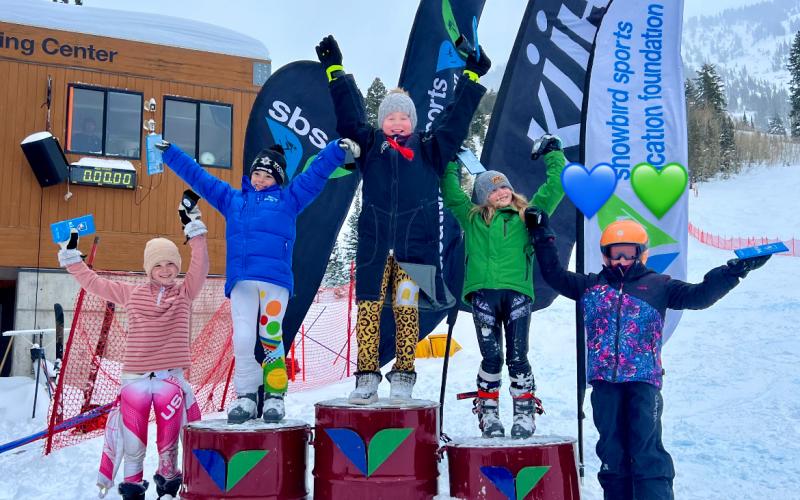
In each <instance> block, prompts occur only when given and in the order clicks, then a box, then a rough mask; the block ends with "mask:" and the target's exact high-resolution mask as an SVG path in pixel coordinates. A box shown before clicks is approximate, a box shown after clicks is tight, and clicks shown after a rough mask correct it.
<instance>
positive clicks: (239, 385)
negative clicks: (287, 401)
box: [231, 280, 289, 394]
mask: <svg viewBox="0 0 800 500" xmlns="http://www.w3.org/2000/svg"><path fill="white" fill-rule="evenodd" d="M288 302H289V290H287V289H286V288H283V287H281V286H278V285H273V284H272V283H266V282H263V281H252V280H244V281H239V282H238V283H236V285H235V286H234V287H233V290H232V291H231V316H232V319H233V355H234V358H235V360H236V365H235V368H234V372H233V385H234V387H236V393H237V394H247V393H255V392H256V391H257V390H258V386H260V385H261V384H264V391H265V392H267V393H271V394H284V393H285V392H286V387H287V385H288V376H287V373H286V361H285V358H284V354H285V352H284V347H283V327H282V324H283V316H284V315H285V314H286V305H287V303H288ZM256 338H258V340H259V341H260V343H261V346H262V347H263V348H264V353H265V354H266V357H265V359H264V363H263V368H262V365H260V364H259V363H258V361H256V359H255V357H254V353H253V350H254V348H255V342H256Z"/></svg>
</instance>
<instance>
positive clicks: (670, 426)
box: [0, 165, 800, 500]
mask: <svg viewBox="0 0 800 500" xmlns="http://www.w3.org/2000/svg"><path fill="white" fill-rule="evenodd" d="M799 191H800V165H797V166H793V167H773V168H759V169H753V170H750V171H748V172H745V173H743V174H741V175H739V176H737V177H735V178H732V179H729V180H725V181H715V182H711V183H706V184H703V185H701V187H700V197H699V198H695V197H693V196H692V197H691V199H690V200H691V201H690V220H692V222H693V223H695V224H696V225H698V226H699V227H701V228H703V229H705V230H707V231H712V232H716V233H719V234H728V235H741V236H746V235H762V234H769V235H779V236H781V237H783V238H791V237H792V236H795V237H799V236H800V230H798V219H797V214H796V213H795V211H796V210H797V207H798V205H797V202H796V195H797V193H798V192H799ZM689 252H690V253H689V279H690V280H692V281H699V280H700V279H702V276H703V274H704V273H705V272H706V271H708V270H709V269H711V268H712V267H714V266H717V265H720V264H722V263H724V262H725V261H726V260H728V259H729V258H731V257H733V254H732V253H731V252H727V251H722V250H716V249H713V248H711V247H707V246H703V245H701V244H699V243H698V242H696V241H695V240H692V239H690V243H689ZM798 285H800V259H798V258H791V257H774V258H773V259H772V260H771V261H770V262H769V263H767V265H766V266H765V267H764V268H763V269H761V270H758V271H754V272H753V273H751V274H750V276H749V277H748V278H747V279H745V280H744V281H743V282H742V284H741V285H739V286H738V287H737V288H736V289H735V290H734V291H733V292H731V294H729V295H728V296H727V297H725V298H723V299H722V300H721V301H720V302H719V303H717V304H716V305H715V306H714V307H713V308H711V309H709V310H706V311H687V312H685V313H684V314H683V319H682V320H681V323H680V325H679V327H678V329H677V331H676V332H675V334H674V335H673V336H672V338H671V339H670V341H669V343H668V344H667V345H666V346H665V348H664V352H663V358H664V366H665V369H666V376H665V378H664V381H665V383H664V391H663V392H664V400H665V412H664V419H663V421H664V441H665V446H666V448H667V450H668V451H669V452H670V453H671V454H672V456H673V459H674V461H675V468H676V471H677V477H676V479H675V492H676V498H680V499H704V500H711V499H726V500H727V499H731V498H736V499H758V500H764V499H792V498H794V499H800V488H799V487H798V483H800V397H798V393H800V373H798V370H797V368H796V366H797V365H798V359H800V336H798V335H797V334H796V328H795V323H796V322H797V321H798V319H800V293H799V292H798ZM437 331H443V329H439V330H437ZM531 331H532V338H531V344H532V347H531V353H530V358H531V361H532V362H533V365H534V372H535V375H536V381H537V385H538V391H537V395H538V396H539V397H541V398H542V400H543V402H544V405H545V409H546V411H547V413H546V415H544V416H542V417H540V418H539V419H538V421H537V424H538V429H537V434H540V435H559V436H576V435H577V430H576V409H575V408H576V403H575V350H574V305H573V303H572V302H571V301H568V300H563V299H558V300H556V302H555V303H554V304H553V305H552V306H551V307H550V308H548V309H547V310H545V311H540V312H537V313H535V315H534V318H533V324H532V329H531ZM455 338H456V340H457V341H458V342H459V343H460V344H461V345H462V346H463V348H464V349H463V350H462V351H461V352H459V353H458V354H456V356H455V357H453V358H452V361H451V364H450V374H449V377H448V381H449V383H448V397H447V400H446V404H445V421H444V427H445V432H446V433H447V434H449V435H450V436H451V437H456V436H457V437H463V438H468V437H474V436H476V435H477V433H478V431H477V424H476V422H475V417H474V416H473V415H472V413H471V403H470V402H469V401H460V402H457V401H456V400H455V398H454V394H455V393H457V392H463V391H468V390H473V384H474V378H475V370H476V366H477V364H478V362H479V360H480V355H479V354H478V349H477V344H476V341H475V333H474V329H473V326H472V321H471V318H470V316H469V315H466V314H462V315H460V316H459V319H458V323H457V326H456V330H455ZM441 363H442V360H441V359H421V360H419V361H418V363H417V369H418V371H419V382H418V385H417V387H416V389H415V395H417V396H418V397H422V398H427V399H434V400H436V399H438V394H439V383H440V374H441ZM351 386H352V382H351V381H347V382H342V383H339V384H336V385H332V386H328V387H325V388H321V389H318V390H314V391H309V392H304V393H298V394H292V395H291V396H290V397H289V398H288V401H287V406H288V415H289V416H290V417H291V418H299V419H303V420H305V421H307V422H309V423H311V422H313V416H314V403H315V402H317V401H319V400H325V399H331V398H335V397H341V396H345V395H346V394H347V393H348V392H349V391H350V389H351ZM504 386H505V387H507V386H508V385H507V381H506V383H505V384H504ZM387 392H388V386H386V385H385V382H384V385H383V386H382V387H381V395H386V393H387ZM0 394H2V398H0V443H3V442H6V441H11V440H12V439H15V438H18V437H21V436H24V435H27V434H30V433H32V432H35V431H38V430H40V429H42V428H44V416H45V414H46V411H47V409H46V402H47V394H46V393H45V392H44V391H42V392H40V394H39V402H40V405H39V408H38V409H37V417H36V419H35V420H34V421H32V420H31V419H30V411H31V405H32V400H33V383H32V382H31V381H30V379H26V378H10V379H9V378H4V379H0ZM510 407H511V401H510V397H509V396H508V393H507V391H505V390H504V391H503V395H502V399H501V408H502V409H503V410H502V411H503V414H502V417H503V419H504V421H505V422H506V426H507V427H510V420H511V417H510ZM584 408H585V411H586V414H587V415H588V416H590V415H591V407H590V404H589V398H588V395H587V398H586V403H585V405H584ZM584 429H585V450H586V451H585V463H586V478H585V480H584V485H583V493H584V496H583V498H585V499H589V500H592V499H600V498H602V492H601V489H600V487H599V485H598V483H597V480H596V474H597V470H598V466H599V463H598V460H597V458H596V456H595V454H594V443H595V442H596V441H597V431H596V430H595V428H594V426H593V425H592V422H591V417H589V418H587V420H586V421H585V423H584ZM154 430H155V429H154V426H151V438H150V440H151V443H152V442H154V437H155V436H154ZM101 446H102V443H101V441H100V440H99V439H95V440H93V441H88V442H84V443H82V444H81V445H78V446H75V447H72V448H68V449H64V450H61V451H59V452H57V453H55V454H54V455H52V456H49V457H43V456H42V455H41V451H40V448H39V447H38V446H37V445H28V446H26V447H23V448H20V450H22V451H19V452H17V453H14V452H9V453H6V454H3V455H0V470H2V474H0V499H11V498H14V499H17V498H25V499H34V498H35V499H38V498H47V499H51V498H61V499H84V498H94V497H95V493H96V489H95V486H94V481H95V477H96V472H97V465H98V461H99V457H100V449H101ZM151 446H152V445H151ZM310 454H311V459H312V460H313V450H311V451H310ZM155 467H156V454H155V452H154V451H153V448H152V447H151V448H150V449H149V450H148V455H147V459H146V462H145V472H146V475H148V476H151V475H152V474H153V471H154V469H155ZM440 474H441V476H440V481H439V486H440V487H439V491H440V495H439V496H438V497H437V498H439V499H447V498H450V497H449V495H448V492H449V485H448V481H447V462H446V461H445V462H443V463H442V464H441V465H440ZM308 483H309V487H313V477H312V476H311V468H310V467H309V473H308ZM108 498H118V496H117V495H116V492H113V491H112V492H110V493H109V496H108ZM147 498H155V492H154V490H153V488H152V487H151V489H150V491H148V496H147Z"/></svg>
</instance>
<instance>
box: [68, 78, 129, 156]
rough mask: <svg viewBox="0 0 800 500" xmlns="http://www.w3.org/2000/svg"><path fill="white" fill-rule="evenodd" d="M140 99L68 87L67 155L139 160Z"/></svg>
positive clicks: (121, 92)
mask: <svg viewBox="0 0 800 500" xmlns="http://www.w3.org/2000/svg"><path fill="white" fill-rule="evenodd" d="M142 106H143V95H142V94H141V93H137V92H127V91H120V90H111V89H103V88H96V87H82V86H78V85H70V87H69V109H68V110H67V151H68V152H70V153H80V154H93V155H100V156H115V157H119V158H130V159H136V160H138V159H139V158H140V157H141V151H142V133H141V130H142Z"/></svg>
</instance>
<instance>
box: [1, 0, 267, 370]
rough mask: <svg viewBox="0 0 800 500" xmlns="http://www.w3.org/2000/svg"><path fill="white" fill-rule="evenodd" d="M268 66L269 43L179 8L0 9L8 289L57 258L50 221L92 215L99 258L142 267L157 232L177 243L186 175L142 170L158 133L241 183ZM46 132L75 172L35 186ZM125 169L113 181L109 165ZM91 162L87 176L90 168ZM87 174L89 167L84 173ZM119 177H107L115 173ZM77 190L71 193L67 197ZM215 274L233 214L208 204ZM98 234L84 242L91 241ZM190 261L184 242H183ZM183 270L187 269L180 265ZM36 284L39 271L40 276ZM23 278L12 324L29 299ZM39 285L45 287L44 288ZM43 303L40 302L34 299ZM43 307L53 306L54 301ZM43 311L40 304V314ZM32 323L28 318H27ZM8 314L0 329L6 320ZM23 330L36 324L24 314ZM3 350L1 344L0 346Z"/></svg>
mask: <svg viewBox="0 0 800 500" xmlns="http://www.w3.org/2000/svg"><path fill="white" fill-rule="evenodd" d="M270 71H271V68H270V59H269V55H268V52H267V49H266V48H265V47H264V45H263V44H262V43H261V42H259V41H257V40H255V39H252V38H249V37H246V36H243V35H240V34H238V33H235V32H232V31H230V30H227V29H225V28H221V27H216V26H211V25H208V24H204V23H198V22H194V21H186V20H182V19H177V18H170V17H163V16H152V15H147V14H138V13H129V12H120V11H111V10H105V9H97V8H90V7H84V6H76V5H65V4H61V3H51V2H26V3H25V4H24V5H13V4H12V5H6V6H4V9H3V12H0V75H2V76H0V117H2V125H0V299H2V301H3V302H4V303H3V304H2V305H3V306H5V307H3V309H5V311H4V313H6V314H3V316H4V317H5V316H7V308H8V307H12V308H13V307H14V305H13V300H12V301H11V304H9V303H8V301H7V299H6V298H3V297H5V294H3V292H2V290H5V291H6V292H7V293H8V292H9V289H10V288H11V289H13V288H16V287H17V286H18V282H20V283H21V281H19V276H20V273H21V272H22V270H24V269H30V270H36V272H37V273H39V272H41V271H42V270H47V269H57V268H58V261H57V258H56V254H57V249H58V247H57V246H56V245H55V244H54V243H53V241H52V238H51V233H50V224H51V223H53V222H56V221H61V220H65V219H70V218H74V217H78V216H82V215H85V214H93V215H94V219H95V224H96V228H97V235H98V236H99V237H100V244H99V246H98V251H97V256H96V259H95V266H96V267H97V268H98V269H106V270H126V271H140V270H141V269H142V252H143V249H144V245H145V243H146V242H147V240H149V239H150V238H153V237H155V236H165V237H168V238H171V239H172V240H173V241H175V242H176V243H180V242H182V241H183V236H182V233H181V226H180V222H179V220H178V217H177V212H176V209H177V206H178V202H179V200H180V196H181V193H182V191H183V190H184V189H186V185H185V184H184V183H183V181H182V180H180V179H179V178H178V177H177V176H176V175H175V174H174V173H173V172H171V171H170V170H169V169H167V168H166V167H165V170H164V173H162V174H154V175H148V171H147V170H148V169H147V161H146V138H147V135H148V134H149V133H150V132H151V131H154V132H156V133H163V135H164V138H165V139H167V140H169V141H171V142H173V143H176V144H178V145H179V146H181V148H182V149H184V150H185V151H187V152H188V153H190V154H192V155H194V156H195V158H196V159H197V160H198V161H199V162H200V163H201V164H203V165H204V166H205V167H206V168H207V169H208V171H209V172H211V173H212V174H213V175H215V176H217V177H219V178H220V179H223V180H225V181H227V182H229V183H230V184H232V185H234V186H236V187H238V186H239V185H240V182H241V181H240V179H241V176H242V164H241V163H242V157H243V144H244V136H245V129H246V127H247V121H248V118H249V113H250V109H251V107H252V104H253V102H254V100H255V98H256V94H257V92H258V90H259V89H260V87H261V85H262V84H263V82H264V81H265V80H266V78H267V77H268V76H269V74H270ZM42 131H49V132H50V133H52V135H53V136H55V137H56V138H57V139H58V140H59V142H60V144H61V145H62V147H63V149H64V150H65V152H66V156H67V159H68V161H69V163H71V164H80V165H82V167H76V168H75V169H73V170H74V171H75V172H80V173H81V175H80V176H79V178H76V177H75V172H73V180H74V181H77V182H81V181H89V182H90V183H91V182H92V181H93V179H94V181H99V183H103V185H84V184H76V183H69V184H68V183H66V182H65V183H61V184H58V185H54V186H49V187H41V186H40V185H39V183H38V182H37V178H36V176H35V175H34V171H33V168H36V167H35V166H33V167H32V166H31V165H29V163H28V161H27V160H26V157H25V155H24V154H23V151H22V149H21V148H20V142H21V141H22V140H23V139H25V138H26V137H27V136H29V135H30V134H33V133H36V132H42ZM108 171H111V172H114V171H116V172H123V173H124V172H126V171H127V172H128V173H130V175H127V176H125V178H124V180H123V176H121V175H117V176H116V178H114V177H113V176H111V175H108V174H105V175H104V174H103V173H104V172H108ZM86 172H88V173H86ZM84 176H85V177H84ZM114 180H116V186H111V185H109V183H112V184H114ZM70 193H71V195H70ZM201 210H202V211H203V219H204V221H205V222H206V224H207V225H208V227H209V252H210V258H211V273H212V274H223V273H224V266H225V244H224V230H225V223H224V220H223V219H222V217H221V216H219V214H217V213H216V212H215V211H214V210H213V209H212V208H210V206H209V205H208V204H206V203H205V202H202V203H201ZM90 245H91V238H89V237H87V238H84V239H83V240H82V242H81V246H80V248H81V250H82V251H84V253H86V252H88V250H89V247H90ZM179 247H181V252H182V253H184V259H185V262H188V256H189V255H188V249H187V247H184V246H183V245H179ZM184 270H185V269H184ZM37 283H39V285H38V286H40V287H41V286H42V285H41V280H40V279H38V274H37ZM27 293H34V290H20V289H16V290H15V292H14V293H10V295H12V299H13V296H14V295H16V297H17V303H18V304H17V307H16V309H17V310H16V316H17V321H16V323H20V321H19V319H20V310H19V307H18V306H19V301H20V298H21V296H23V295H25V294H27ZM37 293H38V292H37ZM39 305H40V304H36V305H35V306H34V310H38V309H39ZM43 307H47V308H51V307H52V302H51V303H49V304H44V305H43ZM35 314H36V313H35V312H34V315H35ZM25 323H28V321H25ZM11 326H12V325H9V324H8V322H7V321H4V322H3V325H2V327H3V330H7V329H10V328H11ZM15 327H16V328H17V329H20V328H29V327H32V326H30V325H29V326H25V325H20V324H17V325H15ZM0 355H2V352H0Z"/></svg>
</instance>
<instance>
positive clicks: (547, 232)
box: [525, 207, 556, 241]
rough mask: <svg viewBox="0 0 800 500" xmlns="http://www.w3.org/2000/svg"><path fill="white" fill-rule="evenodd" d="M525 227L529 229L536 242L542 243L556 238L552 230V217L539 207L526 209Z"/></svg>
mask: <svg viewBox="0 0 800 500" xmlns="http://www.w3.org/2000/svg"><path fill="white" fill-rule="evenodd" d="M525 226H526V227H527V228H528V233H529V234H530V235H531V237H532V238H533V239H534V241H542V240H546V239H549V238H555V237H556V235H555V233H553V230H552V229H550V217H549V216H548V215H547V212H544V211H542V210H540V209H539V208H537V207H528V208H526V209H525Z"/></svg>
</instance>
